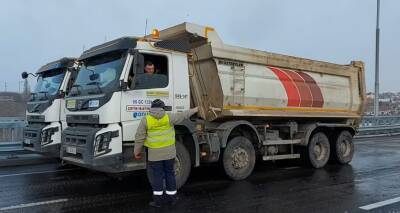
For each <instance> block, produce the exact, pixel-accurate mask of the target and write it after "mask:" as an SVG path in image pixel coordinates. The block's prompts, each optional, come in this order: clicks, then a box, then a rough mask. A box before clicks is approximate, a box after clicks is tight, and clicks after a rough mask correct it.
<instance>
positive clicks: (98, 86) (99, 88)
mask: <svg viewBox="0 0 400 213" xmlns="http://www.w3.org/2000/svg"><path fill="white" fill-rule="evenodd" d="M86 85H96V86H97V89H98V91H99V92H98V93H103V91H102V90H101V87H100V82H98V81H94V82H90V83H87V84H86ZM92 94H93V93H92Z"/></svg>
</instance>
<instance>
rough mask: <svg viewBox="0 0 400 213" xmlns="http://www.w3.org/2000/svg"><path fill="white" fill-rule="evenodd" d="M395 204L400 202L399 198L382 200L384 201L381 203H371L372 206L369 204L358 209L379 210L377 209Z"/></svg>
mask: <svg viewBox="0 0 400 213" xmlns="http://www.w3.org/2000/svg"><path fill="white" fill-rule="evenodd" d="M397 202H400V197H395V198H392V199H389V200H384V201H381V202H377V203H372V204H369V205H366V206H361V207H359V208H360V209H363V210H371V209H376V208H379V207H382V206H386V205H390V204H393V203H397Z"/></svg>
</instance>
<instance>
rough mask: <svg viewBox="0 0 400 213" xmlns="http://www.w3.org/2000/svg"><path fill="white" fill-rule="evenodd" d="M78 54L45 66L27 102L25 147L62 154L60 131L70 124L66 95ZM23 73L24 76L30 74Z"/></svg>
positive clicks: (74, 72) (74, 73) (37, 73)
mask: <svg viewBox="0 0 400 213" xmlns="http://www.w3.org/2000/svg"><path fill="white" fill-rule="evenodd" d="M75 61H76V59H75V58H61V59H59V60H57V61H53V62H51V63H48V64H46V65H44V66H42V67H41V68H40V69H39V70H38V71H37V72H36V75H35V74H32V73H29V74H32V75H34V76H36V78H37V82H36V86H35V89H34V90H33V92H32V93H31V97H30V99H29V101H28V103H27V111H26V120H27V122H28V125H27V126H26V127H25V129H24V140H23V148H24V149H25V150H30V151H33V152H37V153H40V154H43V155H48V156H53V157H60V146H61V132H62V130H63V129H65V128H66V127H67V123H66V119H65V107H64V106H65V103H64V102H65V101H64V96H65V94H66V93H67V92H68V90H69V89H70V88H71V86H72V82H73V79H74V76H76V71H74V69H73V67H74V63H75ZM29 74H28V73H26V72H23V73H22V78H24V79H26V78H27V77H28V75H29Z"/></svg>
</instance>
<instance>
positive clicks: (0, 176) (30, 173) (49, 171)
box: [0, 168, 79, 178]
mask: <svg viewBox="0 0 400 213" xmlns="http://www.w3.org/2000/svg"><path fill="white" fill-rule="evenodd" d="M78 169H79V168H72V169H61V170H48V171H42V172H25V173H17V174H9V175H0V178H3V177H14V176H21V175H34V174H44V173H53V172H64V171H72V170H78Z"/></svg>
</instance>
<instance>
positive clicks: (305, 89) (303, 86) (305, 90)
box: [283, 70, 313, 107]
mask: <svg viewBox="0 0 400 213" xmlns="http://www.w3.org/2000/svg"><path fill="white" fill-rule="evenodd" d="M283 71H285V72H286V73H287V74H288V75H289V76H290V77H291V78H292V79H293V82H294V83H295V84H296V86H297V89H298V90H299V93H300V100H301V102H300V106H301V107H311V106H312V103H313V97H312V94H311V90H310V87H309V86H308V85H307V83H306V82H305V80H304V79H303V78H302V77H301V76H300V75H299V74H298V73H296V72H294V71H291V70H283Z"/></svg>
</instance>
